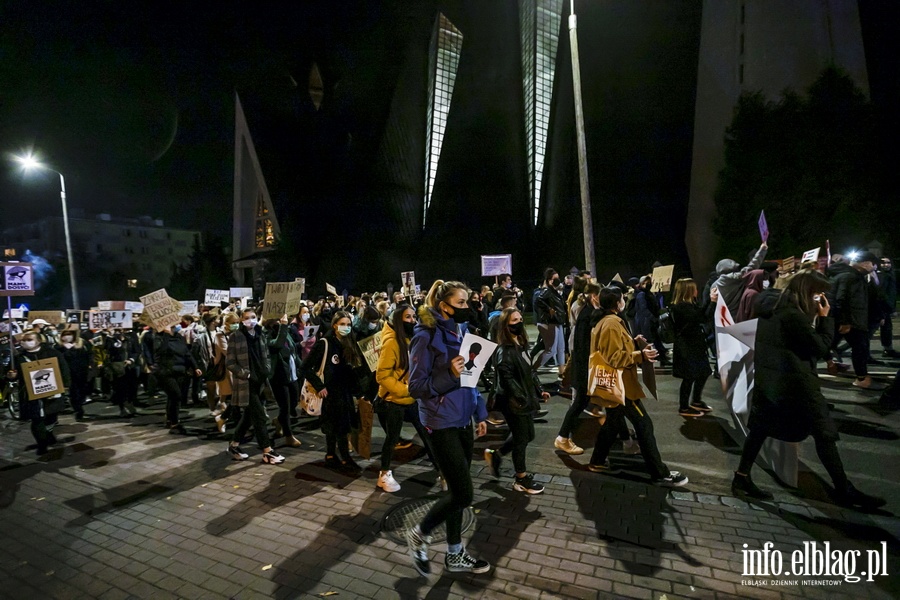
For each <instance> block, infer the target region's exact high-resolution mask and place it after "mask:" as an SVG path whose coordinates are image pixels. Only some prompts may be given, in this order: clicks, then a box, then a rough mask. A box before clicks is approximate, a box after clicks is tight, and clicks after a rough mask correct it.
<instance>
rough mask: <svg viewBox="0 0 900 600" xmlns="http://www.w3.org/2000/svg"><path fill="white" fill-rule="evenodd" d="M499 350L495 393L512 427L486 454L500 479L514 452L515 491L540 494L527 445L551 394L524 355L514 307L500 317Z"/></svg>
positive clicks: (518, 316) (525, 344) (519, 320)
mask: <svg viewBox="0 0 900 600" xmlns="http://www.w3.org/2000/svg"><path fill="white" fill-rule="evenodd" d="M497 344H498V346H497V351H496V353H495V354H494V357H493V361H494V368H495V369H496V379H495V380H496V382H497V389H495V390H494V394H495V398H496V400H495V402H496V406H497V407H498V408H499V409H500V412H502V413H503V417H504V418H505V419H506V424H507V425H508V426H509V436H508V437H507V438H506V441H504V442H503V445H502V446H500V448H498V449H496V450H493V449H491V448H488V449H486V450H485V451H484V460H485V461H487V463H488V466H489V467H490V469H491V473H492V474H493V475H494V477H498V478H499V477H500V464H501V461H502V457H504V456H506V455H507V454H510V453H512V456H513V467H514V468H515V471H516V479H515V482H514V483H513V489H514V490H516V491H517V492H525V493H527V494H540V493H541V492H543V491H544V486H543V485H541V484H540V483H538V482H536V481H535V480H534V475H533V474H532V473H529V472H528V470H527V468H526V464H525V453H526V451H527V449H528V444H530V443H531V442H532V441H534V418H533V417H532V413H533V412H534V411H535V410H537V408H538V406H539V404H538V398H541V397H543V398H544V399H546V398H549V397H550V394H548V393H547V392H545V391H543V390H542V389H541V382H540V380H539V379H538V378H537V373H535V372H534V371H533V370H532V369H531V367H530V365H529V364H528V362H527V361H526V360H525V356H524V353H525V352H527V350H528V335H527V334H526V333H525V322H524V320H523V319H522V313H521V312H519V310H518V309H515V308H507V309H504V310H503V312H502V313H501V314H500V322H499V327H498V335H497Z"/></svg>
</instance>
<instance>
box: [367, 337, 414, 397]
mask: <svg viewBox="0 0 900 600" xmlns="http://www.w3.org/2000/svg"><path fill="white" fill-rule="evenodd" d="M401 335H402V334H401ZM407 364H408V361H407ZM375 381H377V382H378V395H379V396H381V397H382V398H384V399H385V400H386V401H388V402H393V403H394V404H403V405H409V404H412V403H413V402H415V401H416V400H415V398H413V397H412V396H410V395H409V369H408V368H407V369H406V370H405V371H404V370H403V369H401V368H400V345H399V344H398V343H397V333H396V332H395V331H394V329H393V327H391V326H390V325H389V324H387V323H385V325H384V329H382V331H381V354H380V355H379V357H378V367H377V368H376V369H375Z"/></svg>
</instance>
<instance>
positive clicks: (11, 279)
mask: <svg viewBox="0 0 900 600" xmlns="http://www.w3.org/2000/svg"><path fill="white" fill-rule="evenodd" d="M0 271H2V273H3V276H2V277H0V296H34V265H32V264H31V263H26V262H21V263H16V262H5V263H0Z"/></svg>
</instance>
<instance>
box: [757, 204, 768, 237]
mask: <svg viewBox="0 0 900 600" xmlns="http://www.w3.org/2000/svg"><path fill="white" fill-rule="evenodd" d="M759 237H761V238H762V241H764V242H768V241H769V224H768V223H766V211H764V210H761V211H759Z"/></svg>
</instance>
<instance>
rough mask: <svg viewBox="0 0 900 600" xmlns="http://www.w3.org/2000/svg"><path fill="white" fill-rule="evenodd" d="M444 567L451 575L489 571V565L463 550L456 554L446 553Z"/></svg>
mask: <svg viewBox="0 0 900 600" xmlns="http://www.w3.org/2000/svg"><path fill="white" fill-rule="evenodd" d="M444 566H445V567H447V570H448V571H450V572H451V573H487V572H488V571H490V570H491V563H489V562H488V561H486V560H481V559H478V558H475V557H474V556H472V555H471V554H469V553H468V552H466V551H465V549H463V551H462V552H459V553H456V554H450V553H449V552H448V553H447V557H446V558H445V559H444Z"/></svg>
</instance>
